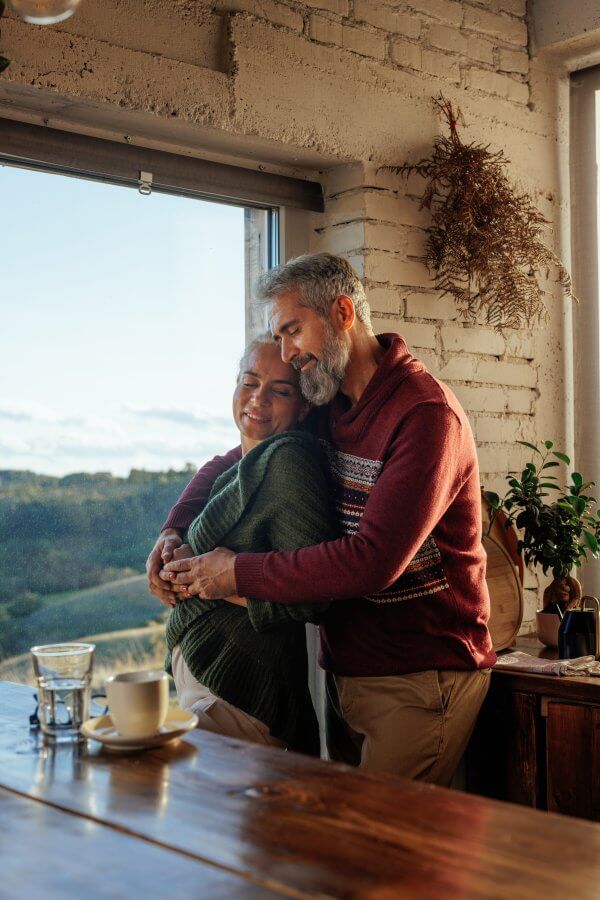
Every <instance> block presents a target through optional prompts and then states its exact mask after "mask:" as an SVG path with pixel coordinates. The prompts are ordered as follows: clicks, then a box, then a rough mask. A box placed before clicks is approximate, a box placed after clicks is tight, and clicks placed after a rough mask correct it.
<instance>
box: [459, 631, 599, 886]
mask: <svg viewBox="0 0 600 900" xmlns="http://www.w3.org/2000/svg"><path fill="white" fill-rule="evenodd" d="M512 650H521V651H524V652H525V653H529V654H530V655H532V656H538V657H541V658H544V659H557V658H558V651H557V650H551V649H548V648H547V647H544V645H543V644H541V643H540V642H539V641H538V640H537V638H535V637H529V638H528V637H524V638H518V639H517V641H516V643H515V646H514V647H511V648H509V650H508V651H507V652H510V651H512ZM467 786H468V789H469V790H472V791H474V792H475V793H477V794H483V795H485V796H488V797H495V798H497V799H501V800H510V801H511V802H513V803H523V804H525V805H527V806H532V807H536V808H538V809H549V810H552V811H554V812H561V813H564V814H567V815H573V816H578V817H584V818H588V819H593V820H596V821H600V678H590V677H588V676H584V675H566V676H562V675H561V676H555V675H534V674H531V673H529V672H511V671H509V670H508V669H502V668H500V669H496V670H494V671H493V673H492V683H491V685H490V691H489V693H488V696H487V697H486V700H485V703H484V705H483V708H482V710H481V713H480V715H479V719H478V722H477V726H476V728H475V733H474V735H473V738H472V740H471V744H470V747H469V752H468V754H467ZM598 894H599V896H600V887H599V890H598Z"/></svg>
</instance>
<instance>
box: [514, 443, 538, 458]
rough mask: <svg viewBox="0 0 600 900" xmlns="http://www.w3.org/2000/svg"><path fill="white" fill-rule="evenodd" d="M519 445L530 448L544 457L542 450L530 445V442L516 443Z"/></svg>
mask: <svg viewBox="0 0 600 900" xmlns="http://www.w3.org/2000/svg"><path fill="white" fill-rule="evenodd" d="M516 443H517V444H521V446H522V447H529V449H530V450H535V452H536V453H539V454H540V456H541V455H542V453H541V450H539V449H538V447H536V446H535V444H530V443H529V441H516Z"/></svg>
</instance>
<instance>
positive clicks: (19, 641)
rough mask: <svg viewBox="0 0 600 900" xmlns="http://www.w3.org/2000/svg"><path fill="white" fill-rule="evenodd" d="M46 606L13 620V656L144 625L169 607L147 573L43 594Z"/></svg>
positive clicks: (161, 614) (156, 618)
mask: <svg viewBox="0 0 600 900" xmlns="http://www.w3.org/2000/svg"><path fill="white" fill-rule="evenodd" d="M43 601H44V607H43V609H39V610H37V611H36V612H33V613H31V615H29V616H25V617H23V618H19V619H18V620H15V621H14V625H13V627H14V629H15V633H14V635H13V638H12V640H11V649H12V652H11V657H15V656H18V655H20V654H21V653H25V652H26V651H28V650H29V648H30V647H31V646H32V645H33V644H49V643H54V642H56V641H73V640H77V639H78V638H82V637H86V636H90V635H94V634H106V633H109V632H110V633H114V632H120V631H123V630H126V629H132V628H142V627H144V626H147V625H149V624H150V623H152V622H160V621H162V619H163V618H164V613H165V610H166V607H164V606H163V605H162V604H161V603H160V602H159V601H158V600H157V599H156V598H155V597H153V596H152V595H151V594H150V593H149V592H148V586H147V581H146V576H145V575H134V576H132V577H130V578H122V579H120V580H119V581H113V582H109V583H108V584H102V585H100V586H99V587H94V588H86V589H85V590H82V591H70V592H69V593H66V594H56V595H54V596H52V595H50V596H46V597H44V598H43Z"/></svg>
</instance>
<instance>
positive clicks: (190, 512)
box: [161, 447, 242, 531]
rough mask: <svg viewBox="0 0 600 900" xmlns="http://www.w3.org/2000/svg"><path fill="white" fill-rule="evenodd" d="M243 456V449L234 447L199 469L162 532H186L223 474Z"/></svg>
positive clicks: (173, 509) (174, 507) (167, 519)
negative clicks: (176, 530) (166, 530)
mask: <svg viewBox="0 0 600 900" xmlns="http://www.w3.org/2000/svg"><path fill="white" fill-rule="evenodd" d="M241 456H242V448H241V447H234V449H233V450H230V451H229V452H228V453H226V454H225V456H215V457H213V459H211V460H210V461H209V462H207V463H205V464H204V465H203V466H202V468H201V469H198V471H197V472H196V474H195V475H194V477H193V478H192V480H191V481H190V483H189V484H188V485H187V487H186V488H185V489H184V491H183V493H182V494H181V496H180V497H179V499H178V500H177V502H176V503H175V505H174V506H173V507H172V509H171V511H170V513H169V515H168V516H167V518H166V520H165V522H164V523H163V526H162V528H161V531H165V529H167V528H178V529H182V530H183V531H185V530H186V529H188V528H189V527H190V525H191V524H192V522H193V521H194V519H195V518H196V516H198V515H199V514H200V513H201V512H202V510H203V509H204V507H205V506H206V501H207V500H208V497H209V494H210V492H211V490H212V486H213V484H214V483H215V481H216V480H217V478H218V477H219V475H222V474H223V472H226V471H227V469H230V468H231V466H233V465H234V463H236V462H238V460H239V459H241Z"/></svg>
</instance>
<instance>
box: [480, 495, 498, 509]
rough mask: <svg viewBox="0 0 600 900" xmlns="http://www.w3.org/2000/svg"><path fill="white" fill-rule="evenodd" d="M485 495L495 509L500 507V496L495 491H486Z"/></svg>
mask: <svg viewBox="0 0 600 900" xmlns="http://www.w3.org/2000/svg"><path fill="white" fill-rule="evenodd" d="M483 496H484V497H485V499H486V500H487V502H488V503H489V504H490V506H491V507H493V508H494V509H500V497H499V496H498V494H496V493H494V491H484V492H483Z"/></svg>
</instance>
